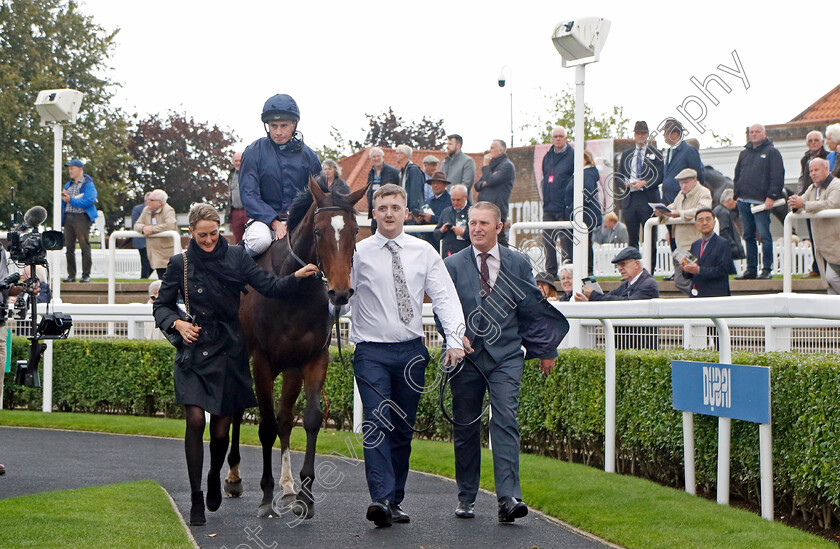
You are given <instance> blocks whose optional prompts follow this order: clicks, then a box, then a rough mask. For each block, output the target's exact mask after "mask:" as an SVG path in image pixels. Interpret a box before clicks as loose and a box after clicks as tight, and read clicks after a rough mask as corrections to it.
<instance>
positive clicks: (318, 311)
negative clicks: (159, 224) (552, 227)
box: [225, 178, 367, 519]
mask: <svg viewBox="0 0 840 549" xmlns="http://www.w3.org/2000/svg"><path fill="white" fill-rule="evenodd" d="M366 192H367V188H366V187H364V188H361V189H358V190H357V191H355V192H353V193H350V194H349V195H343V194H339V193H337V192H331V193H330V192H324V191H323V190H322V189H321V187H320V186H319V185H318V183H316V182H315V180H314V179H312V178H310V180H309V192H305V193H302V194H300V195H299V196H298V197H297V198H296V199H295V201H294V203H293V204H292V207H291V208H290V210H289V219H288V223H287V230H288V232H287V234H286V236H285V237H284V238H282V239H280V240H275V241H274V242H272V244H271V246H270V247H269V248H268V250H267V251H266V252H265V254H263V255H262V257H260V258H258V259H257V264H258V265H259V266H260V267H261V268H263V269H265V270H267V271H269V272H271V273H273V274H274V275H276V276H280V277H282V276H285V275H288V274H291V273H293V272H295V271H296V270H298V269H299V268H300V267H301V266H302V265H301V262H302V263H304V264H306V263H313V264H315V265H317V266H318V267H319V268H320V269H321V272H322V273H323V276H324V277H325V278H326V280H327V284H326V285H325V284H324V281H323V280H322V279H321V278H307V279H303V280H300V281H299V282H298V288H299V292H298V293H297V295H295V296H293V297H290V298H285V299H282V300H279V299H269V298H266V297H263V296H262V295H260V294H259V293H258V292H255V291H253V290H251V291H249V292H248V293H247V294H246V295H244V296H243V297H242V306H241V308H240V312H239V319H240V321H241V323H242V329H243V332H244V334H245V341H246V343H247V345H248V353H249V354H250V356H251V359H252V367H253V374H254V385H255V388H256V396H257V402H258V405H259V411H260V423H259V437H260V444H261V446H262V456H263V471H262V478H261V480H260V488H261V489H262V493H263V497H262V501H261V502H260V505H259V508H258V510H257V516H258V517H269V516H277V513H276V511H275V510H274V508H273V506H272V502H273V499H274V477H273V476H272V467H271V453H272V447H273V446H274V441H275V439H276V438H277V437H279V438H280V452H281V453H280V461H281V473H280V483H279V486H280V488H281V489H282V490H283V500H282V501H283V502H284V503H292V502H294V505H293V507H292V509H293V511H294V512H295V514H296V515H297V516H299V517H303V518H305V519H310V518H312V516H313V515H314V514H315V502H314V499H313V497H312V483H313V481H314V479H315V443H316V441H317V438H318V431H319V429H320V427H321V423H322V421H323V413H322V412H321V402H320V399H321V391H322V389H323V387H324V380H325V378H326V375H327V364H328V363H329V342H330V337H331V328H332V327H331V319H332V317H331V315H330V312H329V310H328V303H332V305H333V306H334V307H336V308H338V307H340V306H341V305H346V304H347V302H348V300H349V299H350V296H351V295H352V294H353V289H352V288H351V287H350V267H351V264H352V261H353V253H354V252H355V250H356V235H357V233H358V225H357V223H356V211H355V210H354V205H355V204H356V202H358V201H359V199H360V198H361V197H362V196H364V195H365V193H366ZM278 375H282V376H283V386H282V395H281V397H280V406H279V410H278V411H277V413H276V416H275V406H274V380H275V378H277V376H278ZM301 387H303V389H304V391H305V395H306V407H305V409H304V413H303V428H304V429H305V430H306V455H305V457H304V461H303V467H302V468H301V470H300V481H301V483H300V491H299V492H298V493H297V494H295V491H294V480H293V479H292V471H291V456H290V450H289V435H290V433H291V431H292V426H293V423H294V411H293V407H294V405H295V401H296V400H297V397H298V395H299V394H300V391H301ZM239 419H240V420H241V417H240V418H239ZM239 460H240V457H239V422H238V421H236V418H234V429H233V434H232V440H231V450H230V454H229V456H228V464H229V465H230V472H229V473H228V477H227V479H226V481H225V491H226V492H227V493H228V495H229V496H232V497H236V496H238V495H240V494H241V493H242V491H241V479H240V477H239Z"/></svg>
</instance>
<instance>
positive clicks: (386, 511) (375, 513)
mask: <svg viewBox="0 0 840 549" xmlns="http://www.w3.org/2000/svg"><path fill="white" fill-rule="evenodd" d="M365 516H366V517H367V519H368V520H369V521H371V522H372V523H374V524H375V525H377V526H382V527H385V526H391V522H392V521H391V505H390V503H389V502H388V500H387V499H380V500H379V501H374V502H373V503H371V504H370V505H368V508H367V515H365Z"/></svg>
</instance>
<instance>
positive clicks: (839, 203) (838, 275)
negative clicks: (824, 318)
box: [788, 158, 840, 295]
mask: <svg viewBox="0 0 840 549" xmlns="http://www.w3.org/2000/svg"><path fill="white" fill-rule="evenodd" d="M808 171H809V173H810V174H811V181H813V185H811V186H809V187H808V189H807V190H806V191H805V193H803V194H802V196H799V195H798V194H795V195H793V196H791V197H790V198H789V199H788V204H789V205H790V208H791V209H792V210H793V211H794V212H797V211H804V212H805V213H817V212H821V211H823V210H830V209H836V208H840V180H838V179H836V178H834V177H832V175H831V173H830V172H829V170H828V160H826V159H824V158H814V159H812V160H811V161H810V162H809V163H808ZM838 227H840V219H837V218H829V219H812V220H811V230H812V232H813V234H814V255H815V258H816V261H817V267H818V268H819V270H820V277H821V278H822V281H823V287H826V288H828V293H829V295H838V294H840V231H838Z"/></svg>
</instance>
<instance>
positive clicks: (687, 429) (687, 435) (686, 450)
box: [682, 412, 697, 496]
mask: <svg viewBox="0 0 840 549" xmlns="http://www.w3.org/2000/svg"><path fill="white" fill-rule="evenodd" d="M682 420H683V461H684V462H685V491H686V492H688V493H689V494H691V495H692V496H693V495H695V494H696V493H697V478H696V476H695V474H694V414H693V413H692V412H683V413H682Z"/></svg>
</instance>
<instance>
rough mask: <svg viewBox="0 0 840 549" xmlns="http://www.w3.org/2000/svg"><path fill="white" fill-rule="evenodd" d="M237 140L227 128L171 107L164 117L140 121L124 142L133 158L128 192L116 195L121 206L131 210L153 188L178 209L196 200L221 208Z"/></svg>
mask: <svg viewBox="0 0 840 549" xmlns="http://www.w3.org/2000/svg"><path fill="white" fill-rule="evenodd" d="M236 141H237V139H236V136H235V135H234V134H233V133H231V132H230V131H229V130H225V129H221V128H219V127H218V126H216V125H214V126H212V127H210V125H209V124H207V123H203V122H196V121H195V119H193V118H192V117H187V115H185V114H178V113H175V112H170V113H169V115H168V116H167V118H166V119H162V118H161V117H160V116H159V115H152V116H150V117H149V118H148V119H146V120H141V121H140V122H138V123H137V125H136V126H135V127H134V128H133V129H132V131H131V135H130V136H129V141H128V150H129V152H130V153H131V156H132V157H133V158H134V161H133V162H131V164H130V166H129V169H128V172H129V180H130V181H131V184H130V186H129V188H128V193H126V196H124V197H122V198H121V206H122V207H123V211H124V212H126V213H128V212H130V211H131V206H133V205H134V204H135V203H140V202H142V198H141V197H142V196H143V195H144V194H145V193H147V192H149V191H151V190H153V189H163V190H164V191H166V193H167V194H168V195H169V205H170V206H172V207H173V208H175V211H177V212H186V211H188V210H189V208H190V206H191V205H192V204H193V203H195V202H207V203H210V204H212V205H214V206H215V207H217V208H226V207H227V203H228V186H227V177H228V173H229V171H230V169H231V158H232V157H233V148H232V147H233V145H234V144H235V143H236Z"/></svg>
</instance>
